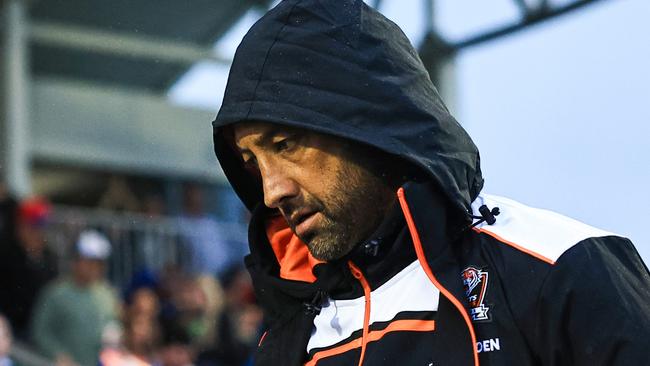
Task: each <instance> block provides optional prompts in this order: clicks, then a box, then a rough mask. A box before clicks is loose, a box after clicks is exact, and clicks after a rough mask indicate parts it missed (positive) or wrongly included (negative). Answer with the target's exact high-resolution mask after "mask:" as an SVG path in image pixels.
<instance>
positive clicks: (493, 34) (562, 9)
mask: <svg viewBox="0 0 650 366" xmlns="http://www.w3.org/2000/svg"><path fill="white" fill-rule="evenodd" d="M598 1H602V0H576V1H574V2H572V3H570V4H567V5H563V6H559V7H556V8H540V10H539V11H534V12H529V16H528V17H526V18H525V19H524V20H523V21H522V22H520V23H517V24H513V25H510V26H505V27H503V28H497V29H494V30H492V31H488V32H484V33H481V34H479V35H477V36H473V37H469V38H467V39H465V40H462V41H460V42H456V43H454V44H452V47H453V48H454V49H456V50H460V49H463V48H466V47H471V46H476V45H478V44H481V43H485V42H487V41H491V40H493V39H496V38H499V37H502V36H506V35H508V34H512V33H515V32H517V31H520V30H522V29H524V28H526V27H529V26H531V25H535V24H538V23H541V22H543V21H545V20H548V19H551V18H553V17H556V16H559V15H563V14H566V13H569V12H571V11H574V10H577V9H579V8H581V7H583V6H585V5H589V4H594V3H596V2H598Z"/></svg>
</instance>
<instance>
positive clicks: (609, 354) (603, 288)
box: [536, 236, 650, 366]
mask: <svg viewBox="0 0 650 366" xmlns="http://www.w3.org/2000/svg"><path fill="white" fill-rule="evenodd" d="M537 306H538V310H539V311H538V312H537V314H538V317H537V325H536V343H537V349H538V350H540V353H539V357H540V361H541V364H543V365H553V366H560V365H590V366H598V365H650V343H649V340H650V275H649V274H648V269H647V267H646V266H645V265H644V263H643V261H642V260H641V258H640V256H639V254H638V253H637V252H636V250H635V249H634V246H633V245H632V243H631V242H630V241H629V240H628V239H625V238H620V237H614V236H609V237H601V238H590V239H586V240H584V241H582V242H580V243H578V244H576V245H575V246H574V247H572V248H571V249H569V250H568V251H567V252H565V253H564V254H563V255H562V256H561V257H560V258H559V259H558V261H557V262H556V263H555V265H554V266H553V268H552V269H551V271H550V272H549V274H548V277H547V278H546V280H545V282H544V285H543V287H542V289H541V292H540V297H539V301H538V304H537Z"/></svg>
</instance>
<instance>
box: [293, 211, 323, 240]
mask: <svg viewBox="0 0 650 366" xmlns="http://www.w3.org/2000/svg"><path fill="white" fill-rule="evenodd" d="M317 214H318V211H311V212H305V213H301V214H299V215H296V218H295V219H293V220H291V221H292V223H293V227H294V231H295V233H296V235H298V236H299V237H304V236H305V234H307V232H308V231H309V230H310V229H311V228H312V226H313V225H314V222H315V220H316V218H317Z"/></svg>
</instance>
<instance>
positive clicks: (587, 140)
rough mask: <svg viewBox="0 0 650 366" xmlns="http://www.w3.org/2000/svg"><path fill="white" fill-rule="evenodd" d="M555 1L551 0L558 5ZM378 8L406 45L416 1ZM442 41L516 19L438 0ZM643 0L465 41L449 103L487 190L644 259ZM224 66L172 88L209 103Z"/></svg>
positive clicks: (649, 178)
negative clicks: (579, 224) (625, 242)
mask: <svg viewBox="0 0 650 366" xmlns="http://www.w3.org/2000/svg"><path fill="white" fill-rule="evenodd" d="M565 2H566V0H555V1H553V0H552V1H551V3H558V4H561V3H565ZM382 4H383V5H382V7H381V8H380V11H382V13H384V14H385V15H386V16H387V17H389V18H390V19H392V20H393V21H395V22H396V23H397V24H398V25H400V26H401V27H402V28H403V30H404V32H405V33H406V35H407V36H408V37H409V38H410V39H411V41H412V42H413V43H414V44H416V45H417V44H419V42H420V41H421V39H422V36H423V30H424V27H425V22H424V16H423V14H424V8H423V6H422V5H423V2H422V1H421V0H384V1H383V2H382ZM434 13H435V18H434V19H435V26H436V28H437V29H438V30H439V31H440V32H441V33H442V34H443V35H444V36H445V37H446V38H447V39H450V40H461V39H464V38H465V37H467V36H468V35H470V34H473V33H475V32H476V31H480V30H481V29H487V28H491V27H493V26H496V25H499V24H503V23H506V22H508V21H512V20H513V19H516V17H517V16H518V13H517V8H516V7H515V6H514V5H513V2H512V1H511V0H492V1H490V2H481V1H469V0H453V1H452V0H446V1H442V0H440V1H438V2H437V5H436V8H435V11H434ZM260 15H261V13H259V12H255V11H251V12H249V13H248V14H247V15H246V16H245V17H243V18H242V19H241V20H240V22H239V23H238V24H237V25H236V26H235V27H233V29H232V30H231V31H230V32H229V33H228V34H227V35H226V36H225V37H223V38H222V39H221V40H220V41H219V42H217V43H216V44H215V52H218V53H219V54H221V55H226V56H230V55H232V54H234V51H235V49H236V46H237V44H238V43H239V41H240V40H241V37H242V36H243V34H244V33H245V32H246V30H247V29H248V28H249V27H250V26H251V25H252V24H253V23H254V22H255V20H256V19H257V18H258V17H259V16H260ZM648 16H650V2H648V1H647V0H616V1H611V0H610V1H603V2H599V3H597V4H595V5H591V6H587V7H585V8H583V10H581V11H578V12H574V13H571V14H569V15H566V16H562V17H560V18H558V19H554V20H551V21H548V22H545V23H543V24H541V25H537V26H534V27H532V28H529V29H527V30H525V31H523V32H519V33H517V34H514V35H511V36H508V37H505V38H501V39H499V40H496V41H491V42H488V43H485V44H483V45H480V46H476V47H472V48H469V49H466V50H464V51H462V52H461V53H460V54H459V55H458V57H457V58H456V60H455V62H454V68H453V70H454V74H453V79H455V81H456V85H455V88H454V90H455V96H454V98H453V105H451V106H450V108H451V110H452V111H453V112H454V113H455V115H456V117H457V119H458V120H459V121H460V123H461V124H462V125H463V126H464V127H465V128H466V129H467V130H468V132H469V133H470V135H471V136H472V138H473V139H474V141H475V142H476V144H477V145H478V147H479V149H480V151H481V159H482V160H481V162H482V170H483V174H484V177H485V181H486V184H485V189H484V192H487V193H491V194H497V195H502V196H506V197H509V198H512V199H515V200H518V201H520V202H522V203H524V204H528V205H531V206H534V207H540V208H545V209H550V210H553V211H556V212H559V213H562V214H565V215H568V216H571V217H573V218H575V219H578V220H580V221H583V222H585V223H588V224H590V225H593V226H596V227H599V228H602V229H605V230H607V231H610V232H613V233H616V234H620V235H623V236H626V237H629V238H631V239H632V241H633V242H634V243H635V244H636V246H637V249H638V250H639V252H640V253H641V255H642V257H644V259H645V261H646V262H650V230H646V229H645V225H646V224H649V223H650V209H649V207H650V194H649V193H647V192H646V188H647V186H648V183H649V182H650V162H649V157H650V141H648V138H649V137H650V70H649V67H650V39H649V38H648V35H649V34H650V22H647V18H648ZM228 69H229V66H228V65H215V64H210V63H200V64H197V65H196V66H195V67H193V68H192V69H191V70H190V71H189V72H188V73H187V74H186V75H185V76H184V77H183V78H182V79H181V80H180V81H179V82H178V83H177V84H176V85H175V86H174V87H173V88H172V89H171V90H170V93H169V97H170V99H171V100H172V101H173V102H175V103H178V104H182V105H186V106H194V107H198V108H207V109H212V110H216V109H218V107H219V104H220V101H221V99H222V97H223V89H224V87H225V84H226V81H227V73H228Z"/></svg>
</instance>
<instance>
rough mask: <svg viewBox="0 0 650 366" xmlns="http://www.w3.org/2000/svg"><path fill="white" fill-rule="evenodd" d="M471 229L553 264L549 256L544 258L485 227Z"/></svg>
mask: <svg viewBox="0 0 650 366" xmlns="http://www.w3.org/2000/svg"><path fill="white" fill-rule="evenodd" d="M473 229H474V231H476V232H479V233H485V234H487V235H489V236H491V237H493V238H495V239H496V240H498V241H500V242H502V243H504V244H507V245H510V246H511V247H513V248H515V249H517V250H519V251H521V252H524V253H526V254H528V255H530V256H533V257H535V258H537V259H539V260H541V261H542V262H546V263H548V264H551V265H552V264H555V261H553V260H551V259H549V258H546V257H545V256H543V255H541V254H539V253H537V252H533V251H532V250H530V249H527V248H524V247H522V246H521V245H518V244H515V243H513V242H511V241H509V240H506V239H504V238H502V237H500V236H499V235H497V234H495V233H493V232H491V231H488V230H485V229H478V228H473Z"/></svg>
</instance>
